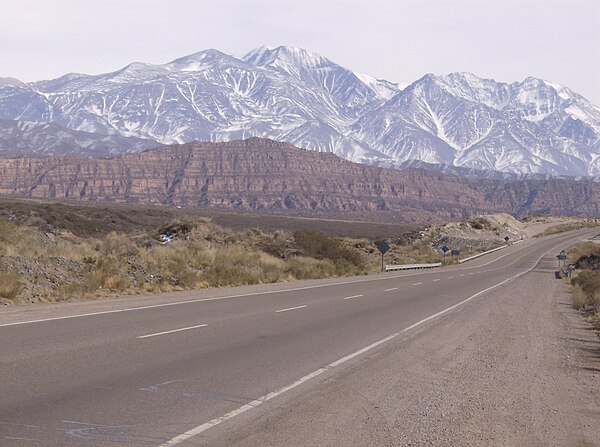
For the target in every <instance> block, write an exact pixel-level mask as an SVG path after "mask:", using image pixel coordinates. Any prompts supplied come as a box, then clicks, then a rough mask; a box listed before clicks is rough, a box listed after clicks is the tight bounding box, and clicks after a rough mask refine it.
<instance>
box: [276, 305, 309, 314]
mask: <svg viewBox="0 0 600 447" xmlns="http://www.w3.org/2000/svg"><path fill="white" fill-rule="evenodd" d="M305 307H308V306H307V305H306V304H304V305H302V306H296V307H288V308H287V309H279V310H276V311H275V312H287V311H288V310H296V309H303V308H305Z"/></svg>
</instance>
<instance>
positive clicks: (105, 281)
mask: <svg viewBox="0 0 600 447" xmlns="http://www.w3.org/2000/svg"><path fill="white" fill-rule="evenodd" d="M130 286H131V280H130V279H129V277H128V276H127V268H126V265H123V262H122V261H121V260H119V259H118V258H117V257H116V256H114V255H106V256H102V257H100V258H98V260H97V261H96V264H95V266H94V271H93V272H92V274H91V275H90V276H89V277H88V282H87V284H86V285H85V286H84V289H85V290H88V291H93V290H98V289H109V290H117V291H120V292H123V291H125V290H126V289H128V288H129V287H130Z"/></svg>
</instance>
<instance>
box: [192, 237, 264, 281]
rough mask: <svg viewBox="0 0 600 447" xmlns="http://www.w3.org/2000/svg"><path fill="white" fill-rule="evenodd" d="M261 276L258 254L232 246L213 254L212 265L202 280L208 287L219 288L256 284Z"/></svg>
mask: <svg viewBox="0 0 600 447" xmlns="http://www.w3.org/2000/svg"><path fill="white" fill-rule="evenodd" d="M265 256H266V254H265ZM262 276H263V275H262V271H261V265H260V254H259V253H258V252H253V251H250V250H248V249H247V248H245V247H242V246H239V245H234V246H231V247H225V248H222V249H220V250H218V251H216V252H215V255H214V260H213V263H212V265H211V266H210V267H209V269H208V271H207V272H206V273H205V274H204V275H203V277H202V278H203V279H204V280H205V281H206V282H207V283H208V285H209V286H217V287H219V286H228V285H246V284H258V283H259V282H261V278H262Z"/></svg>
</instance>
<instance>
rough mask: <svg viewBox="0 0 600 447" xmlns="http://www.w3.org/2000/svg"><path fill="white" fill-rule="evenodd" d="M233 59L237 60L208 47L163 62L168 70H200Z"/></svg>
mask: <svg viewBox="0 0 600 447" xmlns="http://www.w3.org/2000/svg"><path fill="white" fill-rule="evenodd" d="M233 61H237V59H235V58H234V57H233V56H230V55H228V54H225V53H222V52H221V51H219V50H215V49H208V50H204V51H199V52H197V53H194V54H190V55H188V56H183V57H180V58H178V59H175V60H174V61H171V62H169V63H168V64H165V65H164V67H166V68H167V69H169V70H180V71H202V70H203V69H205V68H208V67H210V66H212V65H214V64H216V63H221V62H225V63H227V62H233Z"/></svg>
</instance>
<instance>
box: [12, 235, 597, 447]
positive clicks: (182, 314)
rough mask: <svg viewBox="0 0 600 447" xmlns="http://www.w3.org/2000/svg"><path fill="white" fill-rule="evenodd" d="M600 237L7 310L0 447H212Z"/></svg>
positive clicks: (526, 243) (545, 240) (544, 240)
mask: <svg viewBox="0 0 600 447" xmlns="http://www.w3.org/2000/svg"><path fill="white" fill-rule="evenodd" d="M597 232H598V230H596V231H592V230H589V229H588V230H579V231H576V232H570V233H564V234H559V235H554V236H550V237H546V238H540V239H527V240H525V241H523V242H521V243H518V244H514V245H512V246H511V247H508V248H506V249H503V250H499V251H497V252H495V253H492V254H489V255H486V256H483V257H481V258H478V259H476V260H473V261H470V262H468V263H465V264H462V265H460V266H449V267H444V268H441V269H433V270H422V271H406V272H390V273H385V274H378V275H372V276H363V277H354V278H343V279H335V280H323V281H307V282H302V281H300V282H294V283H288V284H276V285H268V286H264V285H263V286H257V287H245V288H239V289H238V288H230V289H228V290H226V291H225V292H226V293H225V292H224V291H223V290H209V291H206V290H205V291H199V292H186V293H182V294H169V295H167V296H165V295H163V296H154V297H146V298H144V299H140V300H134V299H133V298H132V299H131V300H129V299H121V300H118V301H108V302H106V303H104V304H98V303H94V302H89V303H73V304H66V305H61V306H55V307H52V306H39V307H38V308H37V309H36V308H35V306H29V307H28V308H27V311H26V312H24V313H23V312H21V313H19V312H15V311H12V310H6V311H4V310H2V311H0V446H7V447H25V446H60V447H63V446H82V447H91V446H94V447H105V446H162V447H166V446H173V445H181V446H194V445H210V444H211V436H213V433H216V432H218V431H219V430H228V429H233V428H234V427H236V424H243V423H244V421H245V418H246V417H248V416H249V415H251V414H253V413H257V412H265V411H277V407H278V405H279V404H281V403H282V402H288V403H289V401H290V400H293V399H310V396H311V393H314V392H315V390H318V388H319V385H320V384H322V383H323V381H330V380H335V377H336V375H337V374H339V373H340V372H341V371H343V370H344V369H345V368H349V367H353V368H360V364H361V362H368V361H369V356H370V355H372V354H373V353H375V352H377V351H378V350H379V349H381V348H382V347H383V346H386V345H388V344H390V343H401V342H402V339H403V337H408V336H410V334H411V331H416V330H418V329H419V327H421V326H423V325H428V324H435V321H436V319H437V318H439V317H440V316H441V315H451V314H452V310H453V309H454V308H456V307H457V306H462V305H466V304H467V303H468V302H469V301H470V300H475V299H483V297H486V299H490V297H492V298H493V293H494V290H497V289H498V288H501V287H503V286H504V284H507V283H508V282H510V281H511V280H513V279H515V278H517V277H519V276H523V275H525V274H526V273H527V272H528V271H530V270H531V269H532V268H534V267H535V265H536V264H537V262H538V261H539V260H540V259H541V258H542V257H543V256H544V255H547V254H550V255H553V254H554V253H555V252H556V254H558V251H560V250H561V249H563V248H565V247H566V246H568V245H570V244H572V243H574V242H576V241H577V240H580V239H582V238H584V237H586V236H590V235H593V234H595V233H597ZM134 302H135V304H133V303H134ZM65 317H67V318H65Z"/></svg>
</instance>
